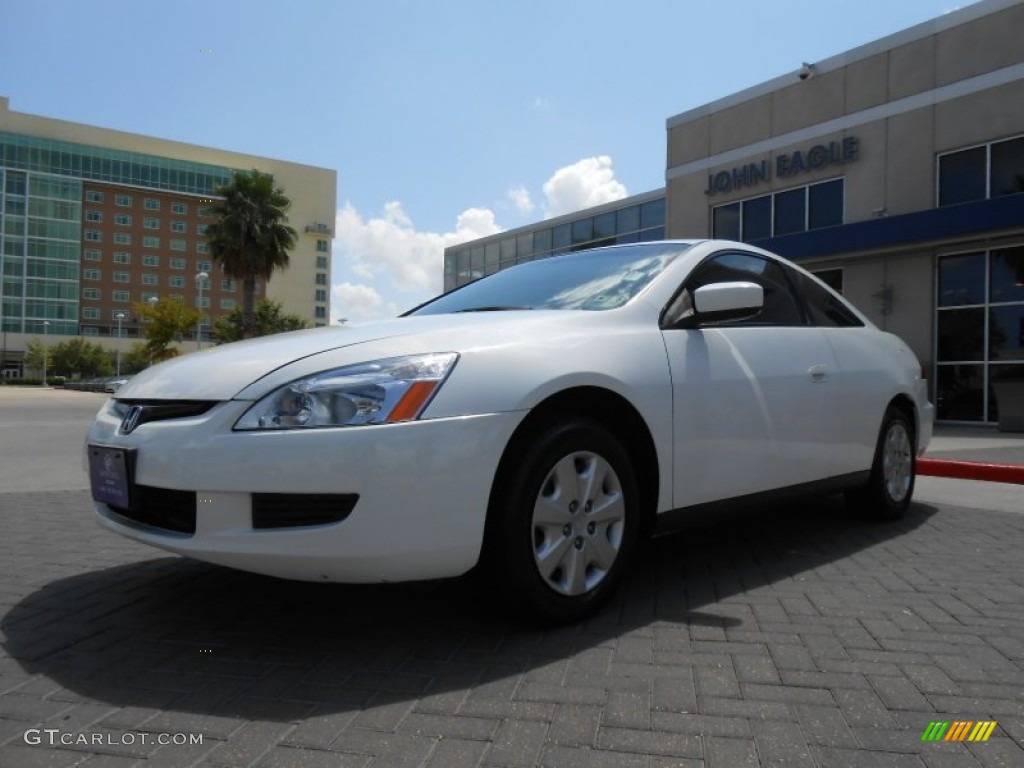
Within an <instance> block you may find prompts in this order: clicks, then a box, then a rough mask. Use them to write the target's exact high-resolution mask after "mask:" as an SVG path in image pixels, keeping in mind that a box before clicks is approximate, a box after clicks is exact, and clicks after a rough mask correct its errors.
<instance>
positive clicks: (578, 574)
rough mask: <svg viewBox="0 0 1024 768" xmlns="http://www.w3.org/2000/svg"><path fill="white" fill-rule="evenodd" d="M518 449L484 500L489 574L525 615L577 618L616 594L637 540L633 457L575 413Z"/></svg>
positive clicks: (549, 619) (552, 619) (560, 619)
mask: <svg viewBox="0 0 1024 768" xmlns="http://www.w3.org/2000/svg"><path fill="white" fill-rule="evenodd" d="M517 453H518V455H509V456H508V457H507V458H506V461H507V462H510V464H509V466H507V467H503V469H505V470H506V471H505V472H503V473H502V475H501V479H500V480H499V485H498V487H496V493H495V494H494V497H493V498H492V510H491V514H492V515H494V519H493V522H494V525H493V526H492V529H491V535H492V537H493V541H491V542H490V547H489V550H490V559H491V566H492V568H491V570H492V575H493V577H494V578H495V580H496V582H497V583H498V584H499V585H500V586H501V588H502V589H503V591H504V592H505V594H506V596H507V597H508V598H509V599H510V600H511V601H512V602H513V603H514V604H515V605H516V606H517V607H518V608H520V609H522V610H525V611H526V612H527V613H529V614H531V615H532V616H535V617H538V618H540V619H542V620H544V621H547V622H564V621H575V620H578V619H581V618H583V617H585V616H587V615H589V614H591V613H593V612H594V611H596V610H597V609H598V607H599V606H600V605H601V604H602V603H604V602H605V600H607V599H608V598H609V597H610V596H611V594H612V593H613V592H614V591H615V589H616V587H617V586H618V584H619V582H620V581H621V579H622V574H623V572H624V570H625V568H626V565H627V563H628V561H629V560H630V558H631V556H632V553H633V549H634V547H635V545H636V539H637V532H638V529H639V514H640V507H639V501H638V493H637V487H636V479H635V474H634V471H633V466H632V463H631V462H630V460H629V456H628V455H627V454H626V452H625V450H624V449H623V447H622V446H621V445H620V444H619V442H618V441H617V440H616V439H615V437H614V436H612V435H611V434H610V433H609V432H608V431H607V430H605V429H604V428H603V427H601V426H600V425H598V424H596V423H594V422H592V421H589V420H583V419H580V420H573V421H569V422H566V423H563V424H560V425H557V426H554V427H552V428H550V429H548V430H546V431H544V432H542V433H540V434H539V435H538V436H537V437H536V438H535V439H533V440H531V441H530V443H529V444H528V445H527V446H526V447H525V448H524V449H523V450H522V451H521V452H517Z"/></svg>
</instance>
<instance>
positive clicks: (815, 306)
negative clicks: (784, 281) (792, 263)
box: [786, 269, 864, 328]
mask: <svg viewBox="0 0 1024 768" xmlns="http://www.w3.org/2000/svg"><path fill="white" fill-rule="evenodd" d="M786 271H787V272H788V273H789V276H790V278H792V280H793V282H794V283H795V284H796V285H797V286H798V287H799V290H800V293H801V294H802V295H803V297H804V304H805V305H806V307H807V314H808V315H809V316H810V318H811V323H812V324H813V325H820V326H824V327H826V328H852V327H857V326H863V325H864V323H862V322H861V321H860V319H859V318H858V317H857V316H856V315H855V314H854V313H853V312H852V311H851V310H850V308H849V307H847V306H846V304H845V303H844V302H843V300H842V299H840V298H838V297H837V296H835V295H833V294H832V293H830V292H829V291H828V290H826V289H825V288H824V287H823V286H822V285H821V284H820V283H818V281H817V280H814V279H813V278H810V277H808V276H807V275H805V274H804V273H803V272H798V271H796V270H795V269H787V270H786Z"/></svg>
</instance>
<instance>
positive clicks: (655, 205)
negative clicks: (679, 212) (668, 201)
mask: <svg viewBox="0 0 1024 768" xmlns="http://www.w3.org/2000/svg"><path fill="white" fill-rule="evenodd" d="M664 226H665V198H663V197H662V198H659V199H657V200H651V201H650V202H647V203H644V204H643V205H641V206H640V229H650V228H651V227H664Z"/></svg>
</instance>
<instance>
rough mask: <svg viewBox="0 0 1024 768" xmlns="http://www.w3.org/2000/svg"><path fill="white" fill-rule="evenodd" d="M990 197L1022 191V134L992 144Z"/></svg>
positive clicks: (1023, 178)
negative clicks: (1016, 137)
mask: <svg viewBox="0 0 1024 768" xmlns="http://www.w3.org/2000/svg"><path fill="white" fill-rule="evenodd" d="M991 163H992V170H991V173H992V185H991V195H992V197H1001V196H1003V195H1015V194H1017V193H1019V192H1024V136H1022V137H1021V138H1018V139H1010V140H1009V141H999V142H996V143H995V144H993V145H992V158H991Z"/></svg>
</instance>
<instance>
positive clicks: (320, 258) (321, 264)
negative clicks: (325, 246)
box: [316, 256, 327, 269]
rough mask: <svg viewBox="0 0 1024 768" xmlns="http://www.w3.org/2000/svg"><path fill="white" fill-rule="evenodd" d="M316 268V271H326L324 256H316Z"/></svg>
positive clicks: (325, 258)
mask: <svg viewBox="0 0 1024 768" xmlns="http://www.w3.org/2000/svg"><path fill="white" fill-rule="evenodd" d="M316 267H317V269H327V257H326V256H317V257H316Z"/></svg>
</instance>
